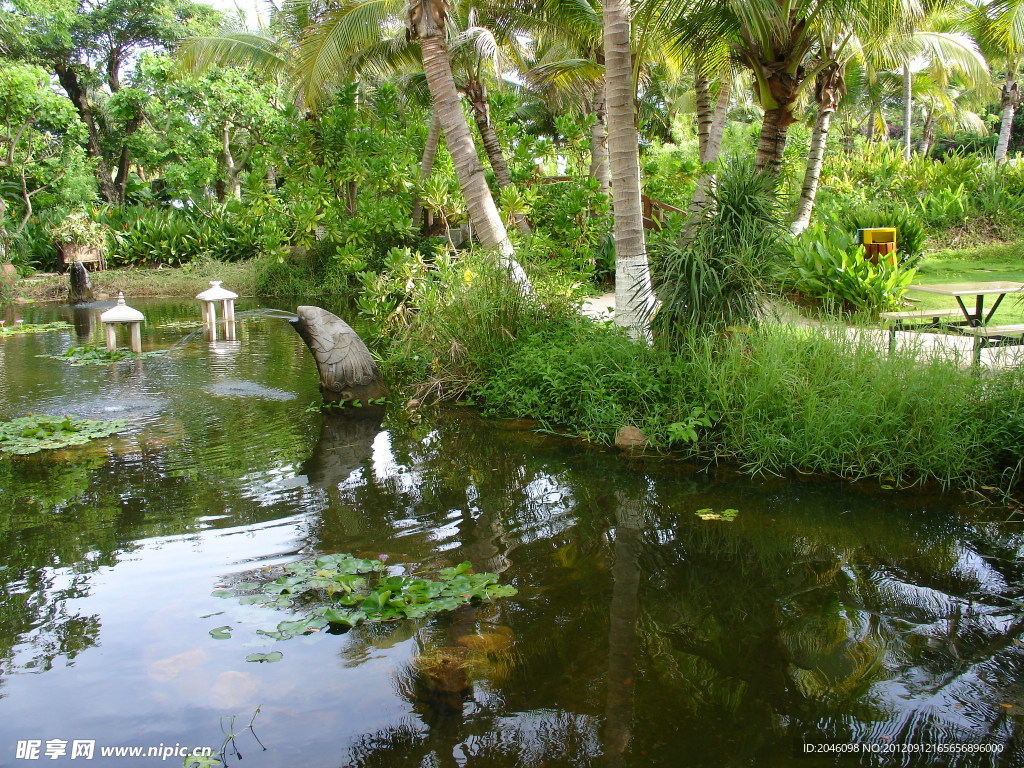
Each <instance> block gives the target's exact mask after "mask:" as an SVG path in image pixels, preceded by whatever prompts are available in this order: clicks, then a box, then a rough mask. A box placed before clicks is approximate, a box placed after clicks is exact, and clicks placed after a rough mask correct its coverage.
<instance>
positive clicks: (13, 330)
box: [0, 321, 72, 339]
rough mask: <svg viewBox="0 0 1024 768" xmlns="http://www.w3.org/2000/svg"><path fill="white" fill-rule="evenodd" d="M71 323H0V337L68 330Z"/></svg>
mask: <svg viewBox="0 0 1024 768" xmlns="http://www.w3.org/2000/svg"><path fill="white" fill-rule="evenodd" d="M71 327H72V326H71V324H70V323H65V322H63V321H58V322H54V323H35V324H30V323H18V324H17V325H0V339H2V338H4V337H5V336H20V335H22V334H25V333H48V332H49V331H68V330H71Z"/></svg>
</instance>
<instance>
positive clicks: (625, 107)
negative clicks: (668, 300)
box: [602, 0, 654, 338]
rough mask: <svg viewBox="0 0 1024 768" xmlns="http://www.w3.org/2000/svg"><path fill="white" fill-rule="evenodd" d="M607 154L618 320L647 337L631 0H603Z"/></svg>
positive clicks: (648, 300)
mask: <svg viewBox="0 0 1024 768" xmlns="http://www.w3.org/2000/svg"><path fill="white" fill-rule="evenodd" d="M602 11H603V14H604V60H605V93H606V98H607V109H608V157H609V166H610V168H611V177H612V210H613V212H614V221H615V223H614V229H613V232H614V236H615V322H616V324H617V325H620V326H623V327H625V328H628V329H629V331H630V334H631V335H633V337H634V338H646V337H647V336H648V335H649V333H650V330H649V327H648V324H647V319H648V318H650V316H651V314H652V311H653V307H654V294H653V292H652V291H651V275H650V271H649V270H648V267H647V245H646V243H645V241H644V220H643V207H642V205H641V201H640V157H639V152H638V142H637V132H636V85H635V83H634V80H633V51H632V46H631V36H630V32H631V24H630V7H629V0H602Z"/></svg>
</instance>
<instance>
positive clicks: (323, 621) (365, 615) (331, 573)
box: [210, 554, 516, 661]
mask: <svg viewBox="0 0 1024 768" xmlns="http://www.w3.org/2000/svg"><path fill="white" fill-rule="evenodd" d="M385 570H386V566H385V565H384V563H383V562H381V561H380V560H368V559H364V558H359V557H355V556H353V555H350V554H332V555H321V556H320V557H316V558H311V559H306V560H298V561H296V562H294V563H288V564H287V565H284V566H279V567H276V568H274V569H272V575H274V576H276V578H272V579H270V580H268V581H265V582H255V581H243V582H239V583H238V584H236V585H235V587H234V589H217V590H215V591H214V592H213V595H214V596H215V597H232V596H237V597H238V598H239V602H240V603H242V604H246V605H254V604H256V605H262V606H264V607H274V608H287V607H296V608H299V609H300V610H302V611H304V613H302V614H300V615H299V617H298V618H296V619H293V620H288V621H281V622H279V623H278V624H277V626H276V627H275V628H274V629H258V630H256V634H258V635H261V636H263V637H267V638H270V639H271V640H289V639H291V638H293V637H297V636H299V635H309V634H312V633H315V632H319V631H321V630H324V629H327V628H329V627H330V628H333V629H334V630H342V631H343V630H344V629H347V628H350V627H355V626H358V625H359V624H362V623H364V622H366V623H376V622H385V621H400V620H402V619H418V618H423V617H425V616H428V615H430V614H432V613H438V612H440V611H451V610H454V609H456V608H458V607H459V606H460V605H466V604H469V603H474V602H480V601H482V600H496V599H498V598H501V597H509V596H511V595H514V594H516V589H515V588H514V587H510V586H506V585H501V584H498V583H497V582H498V577H497V576H496V575H495V574H493V573H473V570H472V566H471V565H470V563H468V562H463V563H459V564H458V565H455V566H452V567H450V568H443V569H442V570H441V571H440V572H439V573H438V577H437V578H436V579H429V578H421V577H415V576H405V575H384V574H383V573H382V572H383V571H385ZM254 589H258V590H259V592H258V593H256V594H238V593H239V592H241V591H246V592H248V591H251V590H254ZM230 629H231V627H229V626H223V627H217V628H216V629H213V630H210V636H211V637H214V638H216V639H218V640H223V639H227V638H229V637H230V636H231V635H230V634H229V631H230ZM271 655H273V654H252V655H251V656H250V657H249V658H248V660H249V661H277V660H278V658H280V655H278V657H277V658H266V657H267V656H271ZM257 657H258V658H257Z"/></svg>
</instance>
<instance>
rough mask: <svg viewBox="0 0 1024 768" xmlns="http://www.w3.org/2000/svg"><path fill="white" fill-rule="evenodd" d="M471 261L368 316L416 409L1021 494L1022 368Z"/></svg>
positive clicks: (672, 451)
mask: <svg viewBox="0 0 1024 768" xmlns="http://www.w3.org/2000/svg"><path fill="white" fill-rule="evenodd" d="M254 265H255V262H238V263H233V264H221V263H216V262H212V263H202V264H196V265H190V267H185V268H179V269H160V270H155V269H144V270H140V269H129V270H109V271H105V272H99V273H94V274H93V275H92V278H93V287H94V290H95V291H96V292H97V293H98V294H102V293H107V294H110V295H116V293H115V292H116V291H118V290H124V291H125V292H126V293H130V294H131V295H133V296H137V297H139V296H154V297H155V296H163V297H181V298H193V297H194V295H195V293H196V292H198V291H199V290H202V289H203V288H204V287H206V285H207V283H208V280H209V279H213V278H217V279H224V280H226V281H230V283H231V286H232V289H233V290H234V289H240V290H239V291H238V292H239V293H241V294H243V295H252V294H254V293H255V291H254V290H252V289H251V287H252V286H255V285H256V284H257V278H256V275H255V273H256V269H255V268H254ZM459 265H460V267H459V268H460V269H462V270H468V273H472V278H471V279H470V280H469V281H468V282H463V283H462V284H459V283H458V282H456V281H454V280H452V279H451V275H450V274H447V275H446V274H443V273H441V274H439V275H437V277H436V279H434V280H427V279H424V280H422V281H421V282H420V283H418V284H417V285H416V286H415V287H414V288H413V289H412V291H411V292H410V293H409V294H407V295H405V296H403V297H401V299H400V300H398V301H392V302H391V303H389V304H387V307H388V312H386V313H382V314H381V315H380V316H377V317H373V316H372V313H368V312H366V311H363V312H361V314H362V315H364V316H366V315H368V314H370V315H371V316H370V317H369V320H370V328H371V329H372V330H371V331H369V333H368V335H369V337H370V338H368V339H367V341H368V343H369V344H370V345H371V347H372V348H373V349H374V351H375V353H376V354H377V355H379V357H380V359H381V364H382V369H383V372H384V373H385V375H386V376H387V377H388V379H389V383H390V384H391V386H393V387H394V388H395V389H396V390H397V391H399V392H401V393H402V394H403V396H404V397H407V398H410V399H412V400H413V401H414V403H419V404H428V403H438V404H440V403H455V402H460V403H470V404H473V405H475V406H478V407H479V408H480V412H481V414H482V415H483V416H485V417H496V418H506V417H507V418H518V419H530V420H534V421H535V422H536V428H538V429H540V430H542V431H545V432H549V433H552V434H558V435H562V436H566V437H572V438H576V439H581V440H584V441H587V442H589V443H592V444H594V445H597V446H602V447H610V446H612V445H615V442H616V434H617V433H618V431H619V430H620V429H622V428H623V427H627V428H629V427H631V428H634V429H636V430H639V432H640V433H642V441H643V443H644V446H643V450H645V451H651V452H656V453H662V454H667V455H671V456H674V457H679V458H680V459H682V460H698V461H702V462H712V463H717V462H724V463H727V464H730V465H735V466H736V467H737V468H738V469H739V470H740V471H742V472H745V473H749V474H771V475H788V474H798V475H807V474H813V475H829V476H833V477H837V478H855V479H863V478H876V479H878V480H879V482H881V483H882V484H883V485H884V486H892V487H901V486H907V485H923V484H928V483H933V482H934V483H938V484H940V485H942V486H943V487H947V488H949V487H962V488H965V489H972V490H975V491H978V490H980V489H986V490H985V492H986V493H987V494H989V495H991V494H993V493H996V494H997V495H998V494H1003V495H1006V496H1009V495H1012V494H1013V493H1015V491H1016V490H1017V489H1019V486H1020V483H1021V479H1022V478H1021V462H1022V460H1024V369H1022V368H1020V367H1016V368H1009V369H1005V370H991V371H986V372H985V373H984V375H982V376H978V375H976V374H975V373H974V372H972V371H970V370H963V369H961V368H959V367H957V366H956V365H955V364H954V363H952V362H950V361H949V360H948V359H945V358H943V357H942V355H941V354H940V353H937V352H928V351H925V350H921V349H918V350H912V349H910V350H907V349H899V350H897V351H896V352H895V353H894V354H893V355H889V354H887V353H886V352H885V351H884V350H879V349H878V345H877V341H876V340H871V339H868V338H866V337H860V338H858V337H854V338H851V337H849V336H848V335H847V328H848V327H849V326H847V325H846V324H843V323H840V322H839V321H837V322H836V323H835V324H832V325H830V324H829V323H827V322H826V323H823V324H822V325H819V326H816V327H814V328H807V327H801V326H795V325H784V324H773V323H761V324H752V325H744V326H736V327H729V328H726V329H724V330H719V331H717V332H714V333H709V334H705V335H696V334H691V335H684V336H683V337H682V338H681V339H677V340H676V341H675V343H674V344H671V345H670V344H668V343H667V342H665V340H664V339H662V340H658V341H656V342H655V343H654V344H653V345H648V344H645V343H642V342H641V343H638V342H635V341H632V340H631V339H630V338H629V337H628V335H627V334H626V333H625V332H623V331H622V330H621V329H618V328H615V327H614V326H613V325H612V324H611V323H608V322H594V321H592V320H589V319H586V318H583V317H581V316H579V315H578V313H577V308H578V302H577V301H576V300H575V298H573V297H567V296H566V295H564V293H562V292H560V290H559V285H558V284H557V283H554V284H552V283H546V282H545V281H544V280H536V281H535V284H536V285H537V287H538V295H537V297H536V298H535V299H528V298H526V297H524V296H522V295H521V294H520V293H518V292H517V291H516V290H515V289H514V288H513V287H512V286H511V284H510V283H509V282H508V281H507V279H505V276H504V274H503V273H501V271H500V270H499V269H493V268H489V267H488V265H487V263H486V262H485V261H484V260H483V259H481V258H480V257H479V256H478V255H467V256H466V257H465V258H464V259H463V260H462V261H460V262H459ZM66 281H67V278H66V276H63V275H60V276H52V275H50V276H43V277H41V278H35V279H34V280H30V281H28V282H27V284H25V283H20V284H19V287H21V286H22V285H24V287H25V288H26V289H27V290H26V291H25V293H27V294H29V295H31V296H34V297H37V298H38V299H41V300H42V299H49V298H52V297H54V296H56V295H58V294H59V292H60V290H59V288H60V286H62V285H64V284H66ZM378 288H380V289H381V290H386V286H385V287H381V286H378ZM247 289H248V290H247ZM366 293H367V291H363V300H364V301H369V303H370V305H371V306H380V305H381V303H380V301H379V297H367V296H366ZM370 299H372V301H370Z"/></svg>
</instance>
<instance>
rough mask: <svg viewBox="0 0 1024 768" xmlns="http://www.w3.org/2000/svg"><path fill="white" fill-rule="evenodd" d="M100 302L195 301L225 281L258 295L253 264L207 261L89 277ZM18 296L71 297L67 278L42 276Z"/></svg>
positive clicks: (21, 284)
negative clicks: (122, 296)
mask: <svg viewBox="0 0 1024 768" xmlns="http://www.w3.org/2000/svg"><path fill="white" fill-rule="evenodd" d="M89 280H90V282H91V283H92V290H93V293H94V294H96V298H97V299H102V298H103V297H104V296H103V295H104V294H106V297H107V298H112V297H116V296H117V294H118V292H119V291H124V294H125V295H126V296H132V297H135V298H140V297H152V298H156V297H159V298H178V297H182V298H186V297H187V298H190V299H191V298H194V297H195V295H196V294H197V293H199V292H200V291H204V290H206V289H207V288H209V287H210V281H211V280H222V281H223V282H224V287H225V288H229V289H230V290H232V291H234V292H235V293H237V294H239V295H240V296H253V295H255V294H256V281H255V270H254V261H237V262H231V263H226V262H220V261H214V260H212V259H204V260H201V261H195V262H192V263H191V264H187V265H185V266H184V267H162V268H160V269H145V268H140V267H125V268H123V269H107V270H104V271H102V272H98V271H97V272H92V271H90V273H89ZM14 289H15V293H16V294H20V295H21V296H24V297H25V298H27V299H37V300H43V301H60V300H63V299H65V298H66V297H67V295H68V276H67V275H66V274H65V275H59V274H41V275H36V276H33V277H28V278H26V279H24V280H19V281H18V282H17V283H15V285H14Z"/></svg>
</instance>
